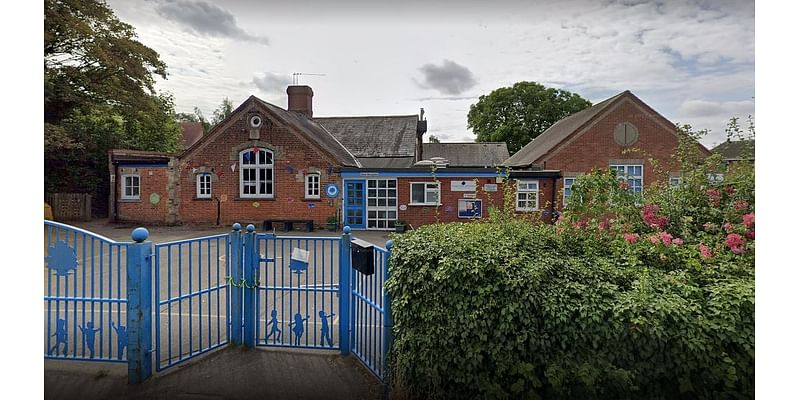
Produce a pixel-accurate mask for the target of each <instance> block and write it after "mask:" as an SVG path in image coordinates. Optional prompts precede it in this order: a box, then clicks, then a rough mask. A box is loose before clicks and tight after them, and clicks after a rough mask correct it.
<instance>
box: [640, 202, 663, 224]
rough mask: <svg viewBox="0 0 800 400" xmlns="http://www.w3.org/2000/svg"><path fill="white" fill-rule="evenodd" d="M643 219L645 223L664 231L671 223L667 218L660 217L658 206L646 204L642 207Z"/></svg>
mask: <svg viewBox="0 0 800 400" xmlns="http://www.w3.org/2000/svg"><path fill="white" fill-rule="evenodd" d="M642 219H643V220H644V223H646V224H647V225H649V226H651V227H653V228H656V229H663V228H664V227H665V226H667V222H668V221H669V220H668V219H667V217H663V216H659V215H658V206H657V205H655V204H645V206H644V207H642Z"/></svg>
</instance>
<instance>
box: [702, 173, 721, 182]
mask: <svg viewBox="0 0 800 400" xmlns="http://www.w3.org/2000/svg"><path fill="white" fill-rule="evenodd" d="M706 178H708V181H709V182H711V183H721V182H722V181H724V180H725V174H706Z"/></svg>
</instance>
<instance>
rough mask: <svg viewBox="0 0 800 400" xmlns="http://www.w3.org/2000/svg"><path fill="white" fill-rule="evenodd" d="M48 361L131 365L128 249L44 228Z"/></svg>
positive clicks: (63, 228) (54, 226)
mask: <svg viewBox="0 0 800 400" xmlns="http://www.w3.org/2000/svg"><path fill="white" fill-rule="evenodd" d="M44 230H45V232H44V242H45V251H44V253H45V260H44V266H45V268H44V286H45V291H44V293H45V295H44V322H45V329H44V335H45V336H44V356H45V358H51V359H72V360H87V361H111V362H127V353H126V347H127V335H126V331H125V329H126V324H127V323H126V322H125V321H126V303H127V295H126V292H127V287H126V282H125V276H126V275H125V274H126V270H125V262H124V260H125V257H126V248H127V243H120V242H116V241H114V240H111V239H109V238H106V237H103V236H100V235H97V234H94V233H92V232H89V231H86V230H83V229H80V228H76V227H73V226H69V225H66V224H61V223H58V222H53V221H45V222H44Z"/></svg>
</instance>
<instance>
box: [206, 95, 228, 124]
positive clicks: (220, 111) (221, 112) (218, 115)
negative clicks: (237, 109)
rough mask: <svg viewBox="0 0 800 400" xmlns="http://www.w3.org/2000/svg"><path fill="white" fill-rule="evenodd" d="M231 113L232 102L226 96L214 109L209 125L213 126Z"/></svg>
mask: <svg viewBox="0 0 800 400" xmlns="http://www.w3.org/2000/svg"><path fill="white" fill-rule="evenodd" d="M231 113H233V103H231V101H230V99H228V98H227V97H226V98H224V99H222V103H220V105H219V107H217V109H216V110H214V115H213V116H212V117H211V126H212V127H214V126H215V125H217V124H218V123H220V122H222V121H223V120H225V118H228V116H229V115H231Z"/></svg>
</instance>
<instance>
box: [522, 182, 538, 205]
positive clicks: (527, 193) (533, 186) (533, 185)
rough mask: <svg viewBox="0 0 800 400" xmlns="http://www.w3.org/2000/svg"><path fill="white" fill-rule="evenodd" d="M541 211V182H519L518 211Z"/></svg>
mask: <svg viewBox="0 0 800 400" xmlns="http://www.w3.org/2000/svg"><path fill="white" fill-rule="evenodd" d="M538 209H539V181H517V211H536V210H538Z"/></svg>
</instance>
